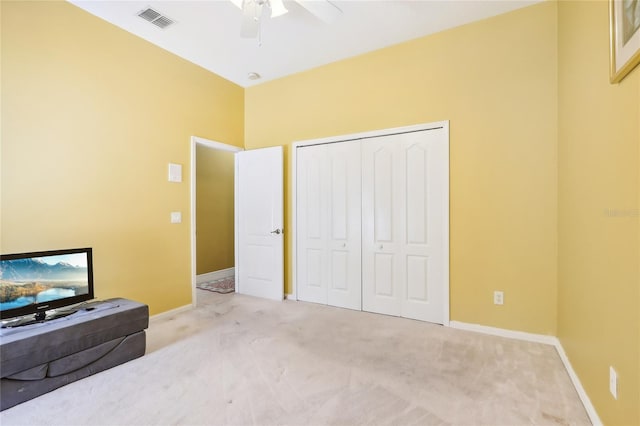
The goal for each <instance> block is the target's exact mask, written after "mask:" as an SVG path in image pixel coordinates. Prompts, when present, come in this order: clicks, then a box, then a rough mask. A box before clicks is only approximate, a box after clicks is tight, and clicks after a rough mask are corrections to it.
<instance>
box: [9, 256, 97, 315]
mask: <svg viewBox="0 0 640 426" xmlns="http://www.w3.org/2000/svg"><path fill="white" fill-rule="evenodd" d="M91 299H93V258H92V250H91V248H76V249H65V250H50V251H39V252H31V253H16V254H2V255H0V319H6V318H14V317H25V316H29V315H33V318H32V320H33V321H32V322H38V321H44V320H46V319H50V318H48V316H49V315H47V313H46V312H47V311H50V310H54V309H58V308H62V307H65V306H69V305H74V304H77V303H81V302H84V301H87V300H91ZM71 313H73V312H71ZM51 316H52V317H55V316H56V315H51ZM57 316H58V317H59V316H63V315H57ZM26 322H28V320H27V321H26ZM22 323H25V321H22ZM19 325H22V324H19ZM3 326H5V322H3Z"/></svg>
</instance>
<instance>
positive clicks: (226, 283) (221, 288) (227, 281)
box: [196, 277, 236, 294]
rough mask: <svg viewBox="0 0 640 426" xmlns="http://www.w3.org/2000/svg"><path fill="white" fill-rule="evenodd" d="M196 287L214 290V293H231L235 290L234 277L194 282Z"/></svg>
mask: <svg viewBox="0 0 640 426" xmlns="http://www.w3.org/2000/svg"><path fill="white" fill-rule="evenodd" d="M196 287H198V288H200V289H202V290H209V291H215V292H216V293H222V294H225V293H233V292H234V291H236V280H235V277H226V278H221V279H219V280H213V281H207V282H205V283H200V284H196Z"/></svg>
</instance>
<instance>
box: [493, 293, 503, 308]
mask: <svg viewBox="0 0 640 426" xmlns="http://www.w3.org/2000/svg"><path fill="white" fill-rule="evenodd" d="M493 304H494V305H504V292H502V291H494V292H493Z"/></svg>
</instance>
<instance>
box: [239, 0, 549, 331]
mask: <svg viewBox="0 0 640 426" xmlns="http://www.w3.org/2000/svg"><path fill="white" fill-rule="evenodd" d="M556 12H557V11H556V5H555V4H554V3H543V4H539V5H536V6H533V7H529V8H525V9H521V10H519V11H515V12H512V13H509V14H505V15H501V16H498V17H495V18H491V19H488V20H485V21H481V22H477V23H474V24H471V25H466V26H463V27H459V28H455V29H452V30H449V31H446V32H442V33H439V34H436V35H432V36H428V37H425V38H421V39H418V40H414V41H411V42H408V43H404V44H400V45H397V46H393V47H390V48H386V49H382V50H379V51H376V52H373V53H370V54H366V55H363V56H359V57H356V58H353V59H348V60H344V61H340V62H337V63H334V64H330V65H327V66H324V67H321V68H317V69H314V70H311V71H308V72H304V73H300V74H297V75H293V76H290V77H286V78H283V79H280V80H276V81H272V82H267V83H264V84H261V85H259V86H255V87H251V88H249V89H247V90H246V91H245V92H246V94H245V111H246V112H245V147H246V148H247V149H251V148H258V147H265V146H275V145H286V148H287V149H285V152H286V153H287V154H289V153H290V150H289V149H288V148H289V145H290V143H291V142H292V141H297V140H303V139H310V138H318V137H324V136H332V135H341V134H347V133H354V132H361V131H368V130H374V129H381V128H388V127H396V126H403V125H410V124H417V123H425V122H432V121H439V120H450V125H451V138H450V141H451V156H450V158H451V178H450V181H451V241H450V245H451V319H453V320H458V321H464V322H469V323H478V324H484V325H490V326H495V327H502V328H507V329H514V330H524V331H528V332H534V333H543V334H555V332H556V291H557V288H556V283H557V264H556V258H557V232H556V221H557V121H556V120H557V33H556V25H557V13H556ZM286 164H287V165H286V170H285V171H286V174H287V176H286V177H285V178H286V182H287V186H286V216H287V226H288V228H289V229H291V211H292V210H291V192H290V188H291V179H290V176H289V174H290V173H289V171H290V164H289V162H288V161H287V163H286ZM287 236H288V239H287V252H286V253H287V254H286V259H287V266H286V268H287V284H286V291H287V292H291V290H292V288H291V283H292V277H291V255H290V251H291V233H288V234H287ZM494 290H503V291H504V292H505V305H504V306H495V305H493V291H494Z"/></svg>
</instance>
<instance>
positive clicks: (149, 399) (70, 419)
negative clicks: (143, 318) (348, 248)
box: [0, 291, 589, 426]
mask: <svg viewBox="0 0 640 426" xmlns="http://www.w3.org/2000/svg"><path fill="white" fill-rule="evenodd" d="M197 293H198V308H197V309H193V310H190V311H186V312H183V313H180V314H176V315H174V316H172V317H164V318H162V319H158V320H156V321H154V322H152V324H151V327H150V329H149V330H148V340H147V341H148V349H147V355H145V356H144V357H142V358H140V359H137V360H134V361H131V362H129V363H126V364H123V365H121V366H118V367H116V368H113V369H110V370H107V371H104V372H102V373H99V374H96V375H94V376H91V377H88V378H86V379H83V380H80V381H78V382H75V383H72V384H70V385H67V386H65V387H63V388H60V389H58V390H56V391H54V392H51V393H49V394H46V395H43V396H41V397H39V398H36V399H34V400H31V401H28V402H26V403H23V404H21V405H18V406H16V407H13V408H11V409H8V410H5V411H3V412H2V413H0V423H1V424H2V425H3V426H10V425H18V424H25V425H222V424H230V425H279V424H283V425H364V424H371V425H374V424H380V425H383V424H384V425H447V424H452V425H526V424H540V425H542V424H547V425H566V424H575V425H583V424H589V420H588V417H587V415H586V412H585V410H584V408H583V407H582V405H581V403H580V400H579V398H578V395H577V393H576V391H575V389H574V388H573V386H572V384H571V382H570V379H569V377H568V375H567V373H566V371H565V370H564V367H563V366H562V363H561V361H560V358H559V357H558V355H557V353H556V351H555V349H554V348H553V347H552V346H547V345H543V344H536V343H528V342H522V341H515V340H510V339H505V338H500V337H493V336H488V335H483V334H476V333H472V332H467V331H462V330H456V329H451V328H447V327H441V326H437V325H433V324H428V323H423V322H419V321H412V320H406V319H401V318H394V317H388V316H384V315H375V314H369V313H364V312H354V311H349V310H345V309H338V308H331V307H326V306H320V305H314V304H309V303H303V302H291V301H285V302H272V301H266V300H261V299H255V298H251V297H247V296H243V295H238V294H226V295H223V294H217V293H212V292H207V291H198V292H197Z"/></svg>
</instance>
